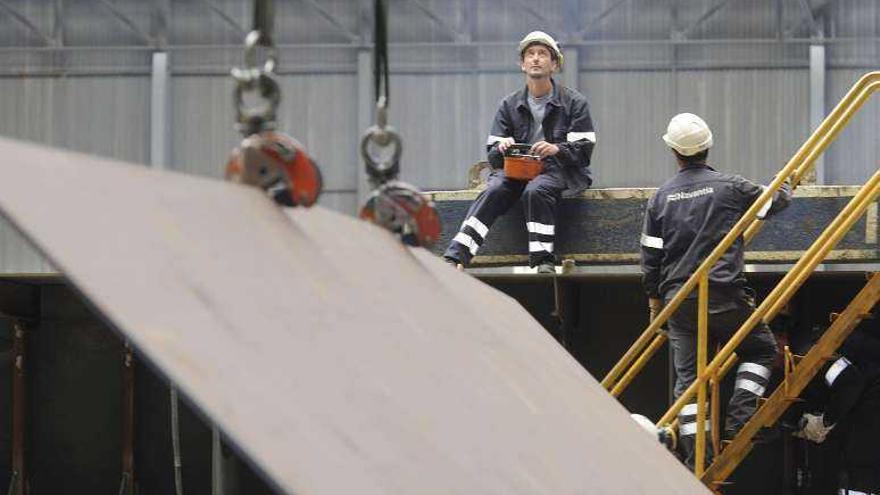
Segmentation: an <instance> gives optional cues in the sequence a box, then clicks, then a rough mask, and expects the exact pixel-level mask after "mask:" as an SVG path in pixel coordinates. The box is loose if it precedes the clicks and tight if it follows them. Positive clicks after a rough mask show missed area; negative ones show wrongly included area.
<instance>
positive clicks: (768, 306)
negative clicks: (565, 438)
mask: <svg viewBox="0 0 880 495" xmlns="http://www.w3.org/2000/svg"><path fill="white" fill-rule="evenodd" d="M878 89H880V72H871V73H868V74H866V75H864V76H863V77H862V78H861V79H859V81H858V82H857V83H856V84H855V85H854V86H853V87H852V88H851V89H850V91H849V92H848V93H847V94H846V95H845V96H844V97H843V99H841V101H840V103H838V105H837V106H836V107H835V108H834V110H833V111H832V112H831V113H830V114H829V115H828V117H827V118H826V119H825V120H824V121H823V122H822V124H821V125H820V126H819V127H818V128H817V129H816V131H815V132H814V133H813V134H812V135H811V136H810V137H809V138H808V139H807V141H806V142H805V143H804V144H803V145H802V146H801V148H800V149H799V150H798V152H797V153H795V155H794V156H793V157H792V158H791V160H789V162H788V163H787V164H786V165H785V167H784V168H783V169H782V170H781V171H780V172H779V174H778V175H777V176H776V178H775V179H774V180H773V182H772V183H771V184H770V186H768V188H767V190H766V191H764V193H763V194H762V195H761V196H760V197H759V198H758V200H757V201H755V204H753V205H752V206H751V207H750V208H749V209H748V210H747V211H746V213H745V214H744V215H743V217H742V218H741V219H740V221H739V222H737V224H736V225H735V226H734V227H733V228H732V229H731V231H730V232H729V233H728V234H727V235H726V236H725V237H724V239H722V240H721V242H720V243H719V244H718V246H716V248H715V249H714V250H713V251H712V252H711V253H710V254H709V256H708V257H707V258H706V259H705V260H704V261H703V263H702V264H701V265H700V266H699V267H698V268H697V270H696V271H695V272H694V274H693V275H692V276H691V278H690V279H688V281H687V282H686V283H685V285H684V286H683V287H682V288H681V290H679V292H678V293H677V294H676V296H675V297H674V298H673V299H672V300H671V301H670V302H669V303H668V304H667V305H666V307H665V308H664V309H663V311H661V312H660V314H659V315H658V316H657V317H656V318H655V319H654V321H652V322H651V324H650V325H649V326H648V327H647V328H646V329H645V330H644V332H642V334H641V335H640V336H639V338H638V339H637V340H636V342H635V343H633V345H632V346H631V347H630V348H629V349H628V350H627V352H626V353H625V354H624V355H623V357H622V358H621V359H620V361H619V362H618V363H617V364H616V365H615V366H614V367H613V368H612V369H611V371H609V372H608V374H607V375H606V376H605V378H604V379H603V380H602V385H603V386H604V387H605V388H606V389H608V390H609V391H610V392H611V394H612V395H614V396H615V397H616V396H619V395H620V394H621V393H622V392H623V391H624V390H625V389H626V387H627V386H628V385H629V384H630V383H631V382H632V380H633V379H634V378H635V377H636V376H637V375H638V373H639V372H640V371H641V370H642V369H643V368H644V366H645V364H647V362H648V361H649V360H650V359H651V357H652V356H653V355H654V354H655V353H656V352H657V350H659V349H660V347H661V346H662V345H663V343H664V342H665V341H666V334H665V332H664V331H663V330H662V329H661V327H662V326H663V325H664V323H665V322H666V321H667V320H668V319H669V317H670V316H672V314H674V313H675V311H676V310H677V309H678V307H679V306H680V304H681V303H682V301H683V300H684V299H685V298H686V297H687V296H688V295H689V294H690V293H691V292H692V291H693V290H694V289H695V288H698V292H699V299H698V301H699V302H698V332H697V342H698V352H697V379H696V380H695V381H694V383H693V384H692V385H691V386H690V387H689V388H688V389H687V390H686V391H685V392H684V393H683V394H682V395H681V396H680V397H679V398H678V400H676V402H675V403H674V404H673V405H672V407H670V408H669V410H668V411H667V412H666V413H665V414H664V415H663V417H662V418H660V420H659V421H658V422H657V424H658V426H666V425H670V424H673V422H674V421H675V418H676V416H677V415H678V413H679V411H680V410H681V409H682V408H683V407H684V405H685V404H687V403H689V402H692V401H693V399H694V396H695V395H696V396H697V405H698V409H697V425H696V432H697V438H696V458H695V461H696V462H695V467H694V472H695V474H696V475H697V476H698V477H699V478H700V479H701V480H702V481H703V482H704V483H705V484H706V485H707V486H709V487H710V488H713V489H717V488H718V487H719V486H720V484H721V483H722V482H723V481H724V480H725V479H726V478H727V477H728V476H729V475H730V474H731V473H732V472H733V470H734V469H735V468H736V466H737V465H738V464H739V462H740V461H741V460H742V459H743V458H744V457H745V456H746V455H747V454H748V453H749V451H750V450H751V445H752V442H751V440H752V438H753V437H754V435H755V433H757V432H758V430H760V428H761V427H763V426H770V425H772V424H773V423H775V422H776V420H777V419H778V418H779V417H780V415H781V414H782V413H783V412H784V411H785V409H786V408H787V407H788V406H789V405H790V403H791V402H792V401H793V400H795V399H796V398H797V396H798V395H799V394H800V392H801V391H802V390H803V388H804V387H805V386H806V384H807V383H809V381H810V380H811V379H812V378H813V376H815V374H816V373H817V372H818V370H819V369H820V368H821V367H822V365H823V363H824V362H825V361H827V360H828V359H830V358H831V356H832V354H833V353H834V352H835V351H836V350H837V348H838V347H839V346H840V345H841V344H842V343H843V341H844V340H845V339H846V337H847V336H848V335H849V334H850V332H851V331H852V329H853V328H855V326H856V325H857V324H858V322H859V321H861V319H862V318H864V316H865V314H866V313H867V312H868V311H870V309H871V308H872V307H873V306H874V305H875V304H876V302H877V301H878V299H880V275H878V274H875V275H873V276H871V277H870V279H869V281H868V283H867V284H866V285H865V287H864V288H863V289H862V290H861V292H859V294H858V295H857V296H856V297H855V298H854V299H853V300H852V302H851V303H850V304H849V306H848V307H847V308H846V310H845V311H844V312H843V313H842V314H841V315H840V316H839V317H838V318H837V319H836V320H835V321H834V323H833V324H832V326H831V327H830V328H829V329H828V330H827V331H826V332H825V334H824V335H823V337H822V338H821V339H820V340H819V342H817V344H816V345H815V346H814V347H813V348H812V349H811V350H810V352H809V353H807V355H805V356H803V357H802V358H798V357H795V356H791V355H790V354H788V350H787V349H786V353H787V359H786V367H785V377H784V380H783V382H782V384H781V385H780V386H779V388H778V389H777V390H776V391H775V392H773V394H772V395H771V396H770V398H769V399H767V400H766V401H763V404H762V405H761V407H759V409H758V411H757V412H756V413H755V415H754V416H753V418H752V419H751V421H750V422H749V423H748V424H747V425H746V426H745V427H744V428H743V430H742V431H741V432H740V433H739V434H738V435H737V437H736V438H734V439H733V441H732V442H730V443H729V444H727V445H720V442H719V438H718V436H717V435H718V433H717V432H718V431H719V428H718V427H717V425H718V420H719V418H718V416H719V409H720V407H719V404H718V402H719V401H718V396H719V391H718V385H719V383H720V381H721V379H722V378H723V377H724V375H725V374H726V372H727V371H728V370H729V369H730V368H731V367H732V366H733V364H734V363H735V362H736V354H735V353H734V350H735V349H736V347H737V346H738V345H739V344H740V343H741V342H742V340H743V339H744V338H745V337H746V336H747V335H748V333H749V332H751V331H752V329H753V328H754V327H755V326H756V325H757V324H758V323H759V322H761V321H763V322H770V321H772V320H773V319H774V318H775V317H776V315H777V314H778V313H779V311H780V310H781V309H782V308H783V307H784V306H785V304H786V303H787V302H788V301H789V300H790V299H791V297H792V296H793V295H794V294H795V292H797V290H798V289H799V288H800V287H801V285H802V284H803V283H804V282H805V281H806V279H807V278H808V277H809V276H810V275H811V274H812V273H813V271H814V270H815V268H816V266H817V265H818V264H819V263H821V262H822V261H823V260H824V259H825V257H826V256H827V254H828V252H829V251H831V250H832V249H833V248H834V246H835V245H836V244H837V243H838V242H839V241H840V239H841V238H842V237H843V236H844V235H845V234H846V233H847V232H848V231H849V229H850V228H851V227H852V226H853V224H855V222H856V221H858V219H859V218H860V217H861V216H862V215H863V214H864V213H865V211H866V210H867V208H868V206H869V205H871V204H872V203H873V202H874V201H876V200H877V197H878V195H880V171H878V172H876V173H875V174H874V175H873V176H872V177H871V178H870V179H869V180H868V181H867V182H866V183H865V185H864V186H863V187H862V188H861V189H860V190H859V192H858V194H856V196H855V197H853V198H852V200H851V201H850V202H849V204H847V205H846V207H844V209H843V210H842V211H841V212H840V213H839V214H838V216H837V217H836V218H835V219H834V220H833V221H832V222H831V224H829V225H828V227H827V228H826V229H825V231H824V232H823V233H822V234H821V235H820V236H819V238H818V239H817V240H816V241H815V242H814V243H813V245H812V246H810V248H809V249H808V250H807V251H806V252H805V253H804V256H803V257H802V258H801V259H800V260H799V261H798V263H797V264H795V266H794V267H793V268H792V269H791V270H790V271H789V272H788V273H787V274H786V275H785V277H783V279H782V280H781V281H780V282H779V284H778V285H777V286H776V287H775V288H774V289H773V291H772V292H771V293H770V294H769V295H768V296H767V297H766V298H765V299H764V301H763V302H762V303H761V305H760V306H758V307H757V308H756V309H755V311H754V312H753V314H752V315H751V316H750V317H749V318H748V320H746V322H745V323H743V324H742V326H741V327H740V329H739V330H738V331H737V332H736V333H735V334H734V336H733V337H732V338H731V339H730V340H729V341H728V342H727V343H726V344H725V345H724V347H723V348H722V349H721V350H719V351H718V352H717V353H716V354H715V356H714V358H713V359H712V361H711V362H708V363H707V360H708V359H707V355H708V351H707V345H708V292H709V280H708V274H709V270H710V269H711V267H712V266H714V264H715V263H716V262H717V261H718V259H719V258H720V257H721V256H722V255H723V254H724V252H726V251H727V249H728V248H729V247H730V245H731V244H732V243H733V242H734V241H735V240H736V239H737V238H738V237H739V236H740V235H742V236H743V237H744V240H745V242H749V241H750V240H751V239H752V238H753V237H754V235H755V234H756V233H757V232H758V230H759V229H760V228H761V225H762V221H761V220H759V219H758V218H757V213H758V211H760V209H761V208H762V207H763V206H764V205H765V204H766V203H767V202H768V201H770V200H771V198H772V196H773V194H774V193H775V192H776V191H777V190H778V189H779V187H780V186H781V185H782V184H783V183H784V182H785V181H786V180H787V179H791V182H792V186H793V187H796V186H797V184H798V183H799V182H800V180H801V179H802V178H803V177H804V175H805V174H806V173H807V172H808V171H809V170H810V168H811V167H812V165H813V163H814V161H815V160H816V158H817V157H818V156H819V155H820V154H821V153H823V152H824V151H825V150H826V149H827V148H828V146H829V145H830V144H831V142H832V141H833V140H834V139H835V138H836V137H837V135H838V134H839V133H840V131H841V130H842V129H843V128H844V127H845V126H846V125H847V124H848V123H849V121H850V119H851V118H852V116H853V115H854V114H855V113H856V112H857V111H858V110H859V108H860V107H861V106H862V105H863V104H864V103H865V101H866V100H867V99H868V98H869V97H870V96H871V95H872V94H873V93H874V92H876V91H877V90H878ZM707 386H708V387H711V392H710V391H709V390H707ZM709 393H711V395H712V401H711V404H712V411H711V421H712V423H713V427H712V428H711V431H712V432H713V433H714V436H713V438H712V442H713V446H714V447H715V450H714V451H715V452H717V453H718V455H717V456H716V457H715V460H714V462H713V464H712V465H711V466H709V467H708V469H706V467H705V466H704V459H705V451H706V441H707V438H706V433H705V431H706V429H705V422H706V421H707V420H708V418H707V415H709V414H710V413H709V411H707V410H706V409H707V406H706V403H707V400H706V399H707V397H706V396H707V395H708V394H709ZM722 447H723V448H722Z"/></svg>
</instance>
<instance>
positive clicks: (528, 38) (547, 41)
mask: <svg viewBox="0 0 880 495" xmlns="http://www.w3.org/2000/svg"><path fill="white" fill-rule="evenodd" d="M532 43H540V44H542V45H545V46H546V47H547V48H549V49H550V50H552V51H553V53H554V54H555V55H556V60H557V61H558V63H559V68H560V69H561V68H562V50H560V49H559V44H558V43H556V40H554V39H553V37H552V36H550V35H549V34H547V33H545V32H544V31H532V32H531V33H529V34H527V35H525V37H524V38H523V39H522V40H520V42H519V56H520V57H522V55H523V52H524V51H525V49H526V48H528V47H529V45H531V44H532Z"/></svg>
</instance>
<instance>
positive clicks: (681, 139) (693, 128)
mask: <svg viewBox="0 0 880 495" xmlns="http://www.w3.org/2000/svg"><path fill="white" fill-rule="evenodd" d="M663 141H666V144H668V145H669V147H670V148H672V149H674V150H675V151H677V152H678V154H679V155H681V156H692V155H696V154H697V153H699V152H701V151H704V150H707V149H709V148H711V147H712V131H710V130H709V126H708V125H706V122H705V121H704V120H703V119H701V118H700V117H698V116H696V115H694V114H692V113H680V114H678V115H676V116H675V117H672V120H670V121H669V126H668V127H667V128H666V134H664V135H663Z"/></svg>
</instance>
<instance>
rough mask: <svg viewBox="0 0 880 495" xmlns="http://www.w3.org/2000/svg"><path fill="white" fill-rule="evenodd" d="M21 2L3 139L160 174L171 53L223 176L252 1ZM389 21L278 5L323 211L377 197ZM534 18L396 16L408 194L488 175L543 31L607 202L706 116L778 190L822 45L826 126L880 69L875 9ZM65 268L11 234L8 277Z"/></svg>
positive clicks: (290, 89)
mask: <svg viewBox="0 0 880 495" xmlns="http://www.w3.org/2000/svg"><path fill="white" fill-rule="evenodd" d="M108 3H109V4H111V6H113V7H114V8H115V11H116V12H115V13H114V12H113V11H112V10H111V9H109V8H108V7H107V4H108ZM4 4H5V5H8V7H7V8H5V9H4V10H3V15H0V135H3V136H10V137H15V138H21V139H28V140H32V141H37V142H42V143H46V144H49V145H52V146H60V147H64V148H68V149H71V150H76V151H83V152H87V153H95V154H98V155H103V156H108V157H113V158H118V159H123V160H126V161H130V162H134V163H148V162H149V161H150V156H149V155H150V98H151V89H150V84H151V71H150V68H151V61H150V57H151V54H152V52H153V51H156V50H163V51H166V52H167V53H168V54H169V58H170V67H171V75H170V80H169V88H170V98H171V103H170V118H169V119H168V122H167V127H168V128H169V129H170V163H169V164H168V168H171V169H173V170H178V171H181V172H186V173H195V174H200V175H207V176H212V177H219V176H220V175H221V174H222V170H223V166H224V164H225V161H226V157H227V154H228V153H229V151H230V149H231V148H232V147H233V146H234V145H235V143H236V141H237V140H238V139H240V137H239V136H238V135H237V133H236V132H235V131H234V130H233V128H232V124H233V118H234V108H233V105H232V97H231V93H232V89H233V82H232V79H231V77H229V75H228V70H229V68H231V67H232V66H234V65H238V64H240V63H241V51H242V50H241V39H242V35H243V32H244V31H245V30H246V28H247V26H248V24H249V22H250V21H249V19H248V17H249V13H250V7H249V2H239V1H233V0H222V1H209V2H193V1H184V0H164V1H160V0H155V1H150V2H143V1H135V0H117V1H112V2H102V1H100V0H95V1H76V2H74V1H67V2H65V1H57V0H8V1H7V2H4ZM371 5H372V2H369V1H364V0H326V1H320V2H312V1H305V0H284V1H277V2H276V9H277V12H278V18H277V19H276V30H277V40H278V43H279V45H280V49H281V63H280V70H279V72H280V82H281V89H282V103H281V109H280V113H279V117H280V127H281V129H283V130H285V131H287V132H289V133H290V134H292V135H293V136H295V137H296V138H298V139H299V140H300V141H302V142H303V143H304V144H305V145H306V146H307V147H308V149H309V150H310V151H311V152H312V153H313V154H314V155H315V156H316V158H317V160H318V161H319V163H320V165H321V168H322V171H323V174H324V178H325V187H326V191H325V194H324V196H323V197H322V200H321V201H322V204H324V205H326V206H329V207H331V208H334V209H337V210H340V211H344V212H348V213H354V212H355V211H356V208H357V204H358V195H359V192H360V194H361V195H362V194H363V192H364V190H365V184H364V183H363V179H362V177H363V173H362V172H360V171H359V169H360V168H362V166H363V165H362V162H361V160H360V158H359V156H358V152H357V145H358V143H359V140H360V137H361V134H362V132H363V131H364V128H365V126H366V125H368V124H370V123H371V122H372V117H371V114H370V109H371V103H370V101H369V98H370V97H372V92H371V90H370V89H369V86H370V82H371V74H370V70H369V55H370V52H369V47H370V43H369V40H370V30H371V29H372V27H371V24H370V22H369V11H370V9H371ZM529 5H530V4H528V3H526V2H521V1H513V0H511V1H505V0H480V1H477V0H453V1H440V0H433V1H428V0H420V1H419V2H415V1H413V0H394V1H391V2H389V15H390V20H389V28H390V31H391V33H390V40H391V78H392V80H391V114H390V123H391V124H392V125H394V126H396V127H397V128H398V129H399V131H400V133H401V135H402V137H403V140H404V154H403V163H402V165H403V172H402V176H403V178H404V179H405V180H408V181H411V182H413V183H416V184H418V185H419V186H421V187H423V188H426V189H459V188H462V187H464V186H465V183H466V182H465V178H466V171H467V170H468V168H469V167H470V166H471V165H472V164H473V163H474V162H476V161H479V160H481V159H483V157H484V146H483V145H484V143H485V139H486V135H487V133H488V131H489V126H490V123H491V120H492V117H493V114H494V112H495V109H496V105H497V103H498V101H499V100H500V99H501V98H502V97H503V96H504V95H505V94H507V93H509V92H511V91H513V90H515V89H517V88H518V87H520V86H521V85H522V84H523V79H522V75H521V73H520V72H519V70H518V67H517V57H516V54H515V48H514V47H515V43H516V40H517V39H519V38H520V37H521V36H522V35H523V34H524V33H525V32H527V31H529V30H531V29H535V28H542V29H546V30H548V31H550V32H551V33H553V34H556V35H558V36H559V37H560V38H561V39H563V42H564V45H565V47H566V48H565V49H566V55H567V57H568V59H569V60H568V62H567V67H566V68H565V71H564V72H563V74H561V75H560V79H561V80H564V81H566V82H568V83H570V84H573V85H575V86H577V87H578V88H579V89H580V90H581V91H582V92H584V93H585V94H586V95H587V97H588V98H589V100H590V102H591V110H592V113H593V116H594V119H595V121H596V125H597V131H598V137H599V142H598V145H597V148H596V152H595V154H594V160H593V162H594V164H593V168H594V172H595V177H596V184H595V187H635V186H640V187H644V186H656V185H658V184H659V183H660V182H661V181H662V180H663V179H664V178H665V177H668V176H669V175H670V174H671V173H673V172H674V167H675V165H674V163H673V161H672V159H671V158H670V156H669V154H668V151H667V149H666V148H665V147H664V146H663V143H662V141H661V140H660V135H661V134H662V133H663V131H664V129H665V125H666V123H667V122H668V119H669V118H670V117H671V116H672V115H674V114H675V113H678V112H680V111H691V112H695V113H698V114H700V115H702V116H704V117H705V118H706V119H707V121H708V122H709V123H710V125H711V126H712V128H713V130H714V132H715V141H716V146H715V148H714V150H713V152H712V158H711V161H712V163H713V164H715V165H717V166H718V167H719V168H721V169H723V170H728V171H732V172H736V173H741V174H743V175H746V176H748V177H751V178H755V179H759V180H766V179H768V178H769V177H771V176H772V175H773V174H774V173H775V172H776V171H777V170H778V169H779V168H780V167H781V166H782V165H783V164H784V163H785V161H786V160H787V159H788V158H789V157H790V156H791V155H792V154H793V153H794V152H795V151H796V150H797V148H798V147H799V146H800V144H801V143H802V142H803V141H804V139H806V137H807V136H808V135H809V132H810V130H811V124H810V94H811V89H815V88H813V86H812V85H811V76H812V75H813V74H814V72H815V71H811V68H810V45H811V43H812V44H814V46H821V47H824V48H823V53H824V63H823V69H824V70H823V71H822V72H823V75H824V77H825V83H824V88H823V89H824V104H823V106H824V111H823V113H825V112H827V111H829V110H830V109H831V108H832V107H833V105H834V104H835V103H836V101H837V100H838V99H839V98H840V96H842V95H843V94H844V93H845V91H846V90H847V89H848V88H849V87H850V86H851V85H852V83H853V82H855V80H857V78H858V77H859V76H860V75H861V74H863V73H864V72H867V71H869V70H873V69H876V68H877V67H880V43H878V41H877V40H878V34H880V5H878V3H877V2H874V1H872V0H839V1H831V2H829V1H819V0H811V1H806V0H805V2H797V1H792V0H737V1H727V2H725V1H723V0H686V1H675V2H673V1H669V2H667V1H653V0H652V1H648V0H624V1H621V0H555V1H548V2H542V3H541V5H540V7H539V6H538V5H537V4H535V6H534V7H529ZM803 5H807V6H809V7H810V8H811V11H810V13H809V15H808V14H807V12H806V11H805V10H804V9H803V8H802V7H803ZM59 6H60V10H59ZM157 6H161V8H164V9H165V14H166V17H164V18H163V17H162V16H161V12H160V14H158V15H157V9H158V8H159V7H157ZM11 12H12V13H14V14H16V15H12V14H11ZM117 14H119V15H117ZM810 16H813V17H814V18H813V19H812V20H810ZM123 18H124V19H127V20H128V21H129V23H126V22H124V21H123V20H121V19H123ZM811 22H812V24H813V25H814V26H815V27H816V29H819V28H821V29H823V30H824V34H821V35H817V33H816V32H815V30H814V29H812V28H811V27H810V25H811ZM27 24H30V25H31V26H30V27H28V25H27ZM823 40H825V41H823ZM828 40H831V41H828ZM814 63H815V62H814ZM813 84H815V83H813ZM878 112H880V109H878V103H877V102H873V101H872V102H870V103H869V104H868V105H867V106H866V109H865V110H864V111H863V112H862V114H860V115H859V116H857V117H856V118H855V119H854V120H853V122H852V125H851V126H850V127H849V128H848V129H847V130H846V131H845V132H844V133H843V134H842V135H841V137H840V139H839V140H838V142H837V143H835V144H834V145H833V146H832V148H831V149H830V151H829V153H828V154H827V155H826V157H825V160H824V181H825V182H826V183H835V184H852V183H859V182H862V181H864V180H865V179H866V178H867V177H868V176H869V175H870V174H871V173H872V172H873V171H874V170H875V169H876V164H877V159H878V157H880V142H878V139H877V137H876V129H877V124H878ZM34 187H35V194H38V193H39V192H38V190H39V186H38V185H35V186H34ZM47 268H48V265H47V264H46V263H45V262H44V261H43V260H42V259H40V258H39V257H38V256H36V255H34V254H33V252H32V251H31V250H30V249H28V248H27V245H26V243H24V242H23V241H21V240H20V239H19V238H18V237H17V235H16V234H14V233H10V232H9V229H7V228H2V229H0V271H2V272H10V271H14V272H22V271H24V272H28V271H42V270H45V269H47Z"/></svg>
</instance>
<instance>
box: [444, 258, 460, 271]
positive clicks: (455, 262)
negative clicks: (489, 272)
mask: <svg viewBox="0 0 880 495" xmlns="http://www.w3.org/2000/svg"><path fill="white" fill-rule="evenodd" d="M443 262H444V263H446V264H447V265H449V266H451V267H453V268H455V269H456V270H458V271H463V270H464V265H462V264H461V263H460V262H459V261H458V260H457V259H455V258H450V257H449V256H444V257H443Z"/></svg>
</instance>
